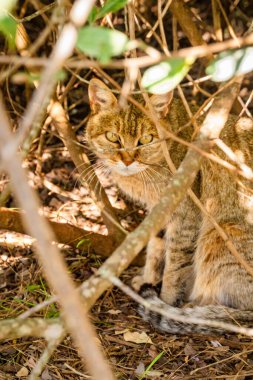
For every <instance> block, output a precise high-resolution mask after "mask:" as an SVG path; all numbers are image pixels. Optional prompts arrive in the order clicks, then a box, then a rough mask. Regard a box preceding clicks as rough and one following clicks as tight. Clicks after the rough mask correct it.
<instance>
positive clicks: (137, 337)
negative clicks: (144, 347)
mask: <svg viewBox="0 0 253 380" xmlns="http://www.w3.org/2000/svg"><path fill="white" fill-rule="evenodd" d="M123 337H124V339H125V341H126V342H133V343H138V344H143V343H149V344H153V342H152V340H151V338H150V337H149V336H148V335H147V334H146V333H145V332H142V333H138V332H137V331H135V332H131V331H127V332H125V333H124V335H123Z"/></svg>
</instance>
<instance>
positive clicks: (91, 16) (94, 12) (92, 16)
mask: <svg viewBox="0 0 253 380" xmlns="http://www.w3.org/2000/svg"><path fill="white" fill-rule="evenodd" d="M97 13H98V8H97V7H96V6H94V7H93V8H92V10H91V12H90V14H89V17H88V21H89V23H90V24H91V23H93V22H94V21H95V20H96V17H97Z"/></svg>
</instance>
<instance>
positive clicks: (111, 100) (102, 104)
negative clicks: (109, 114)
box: [88, 78, 117, 112]
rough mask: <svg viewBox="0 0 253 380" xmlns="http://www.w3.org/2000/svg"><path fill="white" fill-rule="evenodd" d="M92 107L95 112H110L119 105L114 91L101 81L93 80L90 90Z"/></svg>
mask: <svg viewBox="0 0 253 380" xmlns="http://www.w3.org/2000/svg"><path fill="white" fill-rule="evenodd" d="M88 94H89V100H90V107H91V109H92V111H93V112H99V111H101V110H110V109H112V108H113V107H115V106H116V105H117V99H116V97H115V96H114V95H113V93H112V91H111V90H110V89H109V88H108V87H107V86H106V85H105V84H104V83H103V82H102V81H101V80H99V79H97V78H92V79H91V81H90V84H89V88H88Z"/></svg>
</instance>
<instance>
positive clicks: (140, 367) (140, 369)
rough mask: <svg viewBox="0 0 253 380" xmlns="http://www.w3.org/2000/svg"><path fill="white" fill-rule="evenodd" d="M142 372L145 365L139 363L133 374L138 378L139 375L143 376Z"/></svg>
mask: <svg viewBox="0 0 253 380" xmlns="http://www.w3.org/2000/svg"><path fill="white" fill-rule="evenodd" d="M144 371H145V365H144V363H142V362H140V363H139V364H138V365H137V368H136V370H135V371H134V372H135V374H136V375H137V376H140V375H142V374H143V372H144Z"/></svg>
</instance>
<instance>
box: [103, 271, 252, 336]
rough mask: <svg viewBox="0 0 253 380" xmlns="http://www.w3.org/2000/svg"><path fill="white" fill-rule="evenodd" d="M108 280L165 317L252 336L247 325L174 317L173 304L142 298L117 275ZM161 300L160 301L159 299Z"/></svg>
mask: <svg viewBox="0 0 253 380" xmlns="http://www.w3.org/2000/svg"><path fill="white" fill-rule="evenodd" d="M107 278H108V279H109V280H110V282H111V283H112V284H113V285H115V286H117V287H118V288H119V289H120V290H122V292H124V293H125V294H127V295H128V296H129V297H131V298H132V299H133V300H135V301H136V302H138V303H139V304H140V305H143V306H144V307H145V308H147V309H148V310H152V311H153V312H155V313H157V314H160V315H162V316H164V317H165V318H167V319H174V320H177V321H179V322H183V323H187V324H189V323H190V324H201V325H206V326H209V327H214V328H220V329H223V330H227V331H231V332H235V333H237V334H238V333H240V334H244V335H247V336H251V337H252V336H253V328H248V327H241V326H236V325H233V324H231V323H227V322H222V321H216V320H211V319H202V318H196V317H189V316H184V315H177V316H176V317H175V311H173V309H177V310H178V308H174V307H173V306H170V305H166V310H163V309H162V308H161V307H159V306H157V304H156V303H153V302H150V301H147V300H146V299H145V298H142V297H141V296H140V295H139V294H137V293H136V292H135V291H134V290H133V289H131V288H130V287H129V286H127V285H125V284H124V283H123V282H122V281H121V280H120V279H119V278H118V277H116V276H113V275H109V276H108V277H107ZM161 302H162V301H161Z"/></svg>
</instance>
